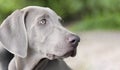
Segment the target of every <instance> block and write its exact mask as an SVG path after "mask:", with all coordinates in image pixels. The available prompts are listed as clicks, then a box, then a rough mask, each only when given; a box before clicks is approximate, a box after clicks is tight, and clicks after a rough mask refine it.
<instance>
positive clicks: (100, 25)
mask: <svg viewBox="0 0 120 70" xmlns="http://www.w3.org/2000/svg"><path fill="white" fill-rule="evenodd" d="M68 29H70V30H72V31H75V32H80V31H88V30H120V14H102V15H97V16H95V15H92V16H89V17H85V18H84V19H82V20H79V21H77V22H74V23H73V24H72V25H70V26H69V27H68Z"/></svg>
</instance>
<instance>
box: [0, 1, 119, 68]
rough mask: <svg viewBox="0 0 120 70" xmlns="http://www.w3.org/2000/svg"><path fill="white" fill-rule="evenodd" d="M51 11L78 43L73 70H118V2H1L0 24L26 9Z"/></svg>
mask: <svg viewBox="0 0 120 70" xmlns="http://www.w3.org/2000/svg"><path fill="white" fill-rule="evenodd" d="M30 5H31V6H33V5H35V6H43V7H49V8H51V9H53V10H54V11H55V12H56V13H57V14H58V15H60V16H61V17H62V18H63V19H64V21H65V22H64V23H63V25H64V26H65V27H67V28H68V29H69V30H71V31H73V32H75V33H77V34H78V35H79V36H80V38H81V42H80V44H79V47H78V54H77V56H76V57H75V58H68V59H66V62H67V63H68V65H69V66H70V67H72V68H73V70H120V0H64V1H63V0H0V22H1V23H2V21H3V20H4V19H5V18H6V17H7V16H8V15H10V14H11V13H12V12H13V11H14V10H16V9H21V8H23V7H26V6H30Z"/></svg>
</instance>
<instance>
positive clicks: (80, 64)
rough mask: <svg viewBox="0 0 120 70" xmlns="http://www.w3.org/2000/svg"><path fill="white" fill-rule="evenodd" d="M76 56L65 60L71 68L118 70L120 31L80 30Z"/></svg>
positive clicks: (119, 69)
mask: <svg viewBox="0 0 120 70" xmlns="http://www.w3.org/2000/svg"><path fill="white" fill-rule="evenodd" d="M79 35H80V37H81V42H80V44H79V47H78V52H77V56H76V57H75V58H68V59H66V62H67V63H68V65H69V66H70V67H72V68H73V70H120V31H109V32H108V31H106V32H105V31H104V32H103V31H92V32H81V33H80V34H79Z"/></svg>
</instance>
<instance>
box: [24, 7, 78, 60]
mask: <svg viewBox="0 0 120 70" xmlns="http://www.w3.org/2000/svg"><path fill="white" fill-rule="evenodd" d="M27 9H29V10H30V11H29V12H28V15H27V17H26V27H27V32H28V40H29V47H30V48H32V49H33V50H35V51H36V52H40V53H43V55H45V58H48V59H55V58H63V57H68V56H75V54H76V48H77V45H78V42H79V41H80V38H79V37H78V36H77V35H75V34H73V33H72V32H70V31H68V30H67V29H65V28H64V27H63V26H62V25H61V21H62V19H61V18H60V17H59V16H58V15H57V14H56V13H55V12H54V11H52V10H51V9H49V8H41V7H37V8H36V7H35V8H27Z"/></svg>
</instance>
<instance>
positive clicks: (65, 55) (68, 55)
mask: <svg viewBox="0 0 120 70" xmlns="http://www.w3.org/2000/svg"><path fill="white" fill-rule="evenodd" d="M75 55H76V49H74V50H72V51H69V52H66V53H65V54H63V55H61V56H58V55H55V54H47V56H48V57H49V59H50V60H53V59H58V58H62V59H63V58H67V57H70V56H71V57H74V56H75Z"/></svg>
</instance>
